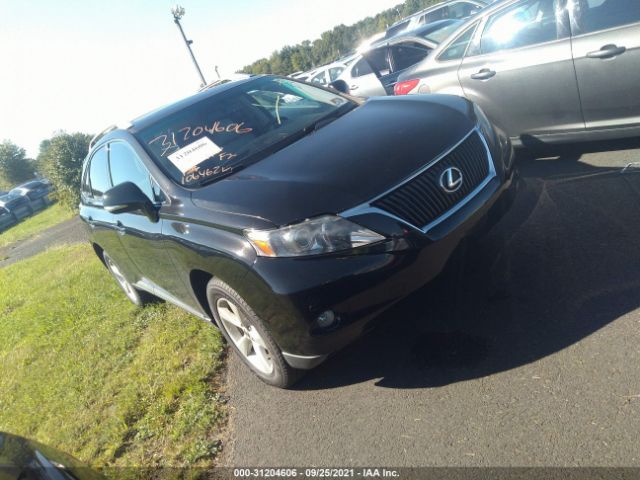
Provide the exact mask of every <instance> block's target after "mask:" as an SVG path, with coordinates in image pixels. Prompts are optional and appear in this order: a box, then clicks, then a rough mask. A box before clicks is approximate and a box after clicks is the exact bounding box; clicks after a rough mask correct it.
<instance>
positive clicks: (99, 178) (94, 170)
mask: <svg viewBox="0 0 640 480" xmlns="http://www.w3.org/2000/svg"><path fill="white" fill-rule="evenodd" d="M89 181H90V182H91V195H92V196H94V197H96V198H101V197H102V195H103V194H104V192H106V191H107V190H109V189H110V188H111V182H110V181H109V164H108V162H107V149H106V148H105V147H100V149H98V150H97V151H96V153H94V154H93V156H92V157H91V164H90V165H89Z"/></svg>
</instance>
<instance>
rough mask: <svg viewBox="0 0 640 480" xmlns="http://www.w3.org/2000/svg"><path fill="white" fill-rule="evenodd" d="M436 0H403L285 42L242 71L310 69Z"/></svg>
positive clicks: (336, 57) (285, 72)
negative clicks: (315, 35)
mask: <svg viewBox="0 0 640 480" xmlns="http://www.w3.org/2000/svg"><path fill="white" fill-rule="evenodd" d="M439 1H441V0H405V2H404V3H401V4H399V5H397V6H395V7H393V8H390V9H388V10H385V11H383V12H381V13H379V14H377V15H376V16H374V17H367V18H365V19H364V20H360V21H359V22H357V23H355V24H353V25H351V26H346V25H343V24H341V25H338V26H337V27H334V28H333V29H332V30H328V31H326V32H323V33H322V35H320V38H318V39H316V40H314V41H311V40H305V41H304V42H302V43H299V44H297V45H293V46H289V45H287V46H285V47H283V48H282V49H281V50H279V51H275V52H273V53H272V54H271V56H270V57H269V58H261V59H260V60H256V61H255V62H253V63H252V64H251V65H247V66H245V67H244V68H243V69H242V72H243V73H253V74H264V73H273V74H276V75H288V74H290V73H293V72H297V71H307V70H311V69H312V68H314V67H317V66H320V65H324V64H327V63H330V62H333V61H335V60H337V59H339V58H340V57H343V56H345V55H347V54H349V53H351V52H353V51H354V50H355V49H356V48H357V47H358V45H360V43H361V42H362V41H363V40H366V39H367V38H369V37H371V36H372V35H375V34H376V33H379V32H382V31H384V30H385V29H386V28H387V27H388V26H390V25H392V24H394V23H395V22H397V21H398V20H401V19H403V18H405V17H407V16H409V15H411V14H413V13H416V12H417V11H419V10H422V9H423V8H426V7H428V6H430V5H433V4H435V3H438V2H439Z"/></svg>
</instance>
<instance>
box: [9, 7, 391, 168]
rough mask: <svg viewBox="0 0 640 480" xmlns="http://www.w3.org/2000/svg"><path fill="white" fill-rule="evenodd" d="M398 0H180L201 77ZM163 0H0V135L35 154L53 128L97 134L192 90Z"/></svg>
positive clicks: (194, 79) (193, 78) (189, 69)
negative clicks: (201, 71)
mask: <svg viewBox="0 0 640 480" xmlns="http://www.w3.org/2000/svg"><path fill="white" fill-rule="evenodd" d="M401 2H402V0H322V1H312V0H208V1H206V0H180V4H181V5H182V6H183V7H184V8H185V10H186V14H185V16H184V18H183V19H182V26H183V28H184V30H185V33H186V35H187V38H189V39H191V40H193V42H194V43H193V45H192V48H193V50H194V54H195V55H196V58H197V60H198V62H199V64H200V67H201V68H202V70H203V73H204V76H205V79H206V80H207V81H208V82H210V81H212V80H214V79H215V78H217V77H216V75H215V66H216V65H218V68H219V72H220V74H221V75H222V76H225V75H228V74H231V73H233V72H235V71H237V70H239V69H241V68H242V67H243V66H245V65H248V64H250V63H251V62H253V61H254V60H257V59H259V58H262V57H265V56H269V55H270V54H271V53H272V52H273V51H274V50H278V49H279V48H281V47H283V46H285V45H293V44H296V43H299V42H301V41H303V40H306V39H309V40H313V39H315V38H318V37H319V36H320V34H321V33H322V32H324V31H325V30H329V29H331V28H332V27H334V26H335V25H339V24H340V23H344V24H345V25H351V24H353V23H355V22H357V21H358V20H361V19H363V18H365V17H367V16H373V15H375V14H376V13H379V12H380V11H382V10H385V9H387V8H391V7H393V6H395V5H397V4H399V3H401ZM174 4H175V0H174V1H167V0H102V1H97V0H0V11H1V12H2V15H0V59H1V60H2V67H1V68H0V87H1V88H0V141H2V140H5V139H8V140H11V141H12V142H14V143H16V144H18V145H19V146H21V147H23V148H25V149H26V150H27V155H28V156H29V157H32V158H33V157H35V156H37V154H38V146H39V144H40V141H41V140H43V139H45V138H50V137H51V136H52V135H53V134H54V133H55V132H56V131H59V130H65V131H67V132H76V131H81V132H86V133H95V132H98V131H100V130H102V129H104V128H105V127H107V126H108V125H111V124H114V123H115V124H126V122H127V121H129V120H131V119H133V118H135V117H137V116H139V115H141V114H143V113H146V112H148V111H150V110H153V109H155V108H157V107H159V106H162V105H165V104H167V103H171V102H173V101H175V100H178V99H180V98H183V97H185V96H188V95H190V94H192V93H194V92H195V91H196V90H197V89H198V88H199V86H200V80H199V77H198V76H197V73H196V70H195V68H194V67H193V65H192V63H191V59H190V57H189V55H188V52H187V49H186V47H185V45H184V42H183V41H182V39H181V37H180V33H179V31H178V29H177V27H176V25H175V24H174V23H173V17H172V15H171V7H172V6H173V5H174Z"/></svg>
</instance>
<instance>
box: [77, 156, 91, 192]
mask: <svg viewBox="0 0 640 480" xmlns="http://www.w3.org/2000/svg"><path fill="white" fill-rule="evenodd" d="M90 165H91V163H90V162H87V166H86V167H85V169H84V172H83V174H82V187H81V188H80V190H81V191H82V194H83V195H86V196H88V197H90V196H91V185H89V167H90Z"/></svg>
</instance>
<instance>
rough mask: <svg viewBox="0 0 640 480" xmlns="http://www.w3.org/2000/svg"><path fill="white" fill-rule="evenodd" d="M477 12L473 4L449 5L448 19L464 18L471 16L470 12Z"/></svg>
mask: <svg viewBox="0 0 640 480" xmlns="http://www.w3.org/2000/svg"><path fill="white" fill-rule="evenodd" d="M474 10H478V7H476V6H475V5H474V4H473V3H467V2H459V3H454V4H453V5H449V18H464V17H468V16H469V15H471V12H473V11H474Z"/></svg>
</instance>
